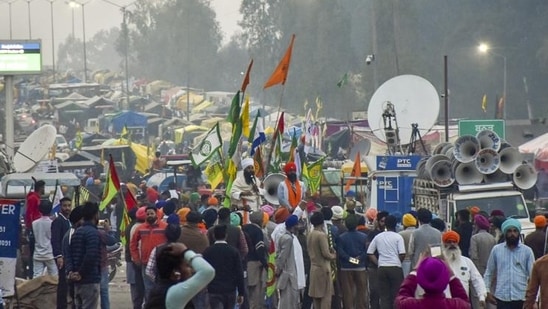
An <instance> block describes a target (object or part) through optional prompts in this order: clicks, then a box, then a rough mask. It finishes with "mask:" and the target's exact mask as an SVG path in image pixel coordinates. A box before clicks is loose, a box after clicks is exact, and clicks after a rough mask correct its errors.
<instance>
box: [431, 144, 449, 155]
mask: <svg viewBox="0 0 548 309" xmlns="http://www.w3.org/2000/svg"><path fill="white" fill-rule="evenodd" d="M447 145H451V143H449V142H444V143H439V144H438V145H437V146H436V148H434V151H432V154H433V155H437V154H443V152H442V150H443V148H444V147H445V146H447Z"/></svg>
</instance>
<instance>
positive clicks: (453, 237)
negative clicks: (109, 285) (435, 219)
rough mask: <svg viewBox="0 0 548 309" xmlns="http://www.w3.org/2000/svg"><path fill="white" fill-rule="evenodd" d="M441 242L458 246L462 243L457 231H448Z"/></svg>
mask: <svg viewBox="0 0 548 309" xmlns="http://www.w3.org/2000/svg"><path fill="white" fill-rule="evenodd" d="M441 240H442V241H443V242H444V243H446V242H450V241H452V242H456V243H457V244H458V243H459V242H460V235H459V233H457V232H455V231H447V232H445V233H443V235H442V236H441Z"/></svg>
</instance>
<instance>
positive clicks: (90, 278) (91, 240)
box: [67, 202, 101, 309]
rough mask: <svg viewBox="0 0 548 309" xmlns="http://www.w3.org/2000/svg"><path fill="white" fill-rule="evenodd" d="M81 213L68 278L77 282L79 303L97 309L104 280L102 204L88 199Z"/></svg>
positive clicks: (74, 238)
mask: <svg viewBox="0 0 548 309" xmlns="http://www.w3.org/2000/svg"><path fill="white" fill-rule="evenodd" d="M82 212H83V217H84V223H83V224H82V226H81V227H80V228H78V229H77V230H76V232H75V233H74V235H73V236H72V241H71V243H70V251H71V256H72V259H71V260H72V262H71V265H67V271H68V277H69V279H70V280H72V281H73V282H74V294H75V297H76V300H75V302H76V306H77V307H79V308H82V309H88V308H89V309H96V308H97V305H98V302H99V283H100V282H101V239H100V236H99V231H98V230H97V222H98V220H99V205H97V203H91V202H87V203H86V204H85V205H84V208H83V209H82Z"/></svg>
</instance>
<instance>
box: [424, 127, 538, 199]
mask: <svg viewBox="0 0 548 309" xmlns="http://www.w3.org/2000/svg"><path fill="white" fill-rule="evenodd" d="M417 177H418V178H420V179H430V180H432V181H433V182H434V183H435V184H436V185H437V186H438V187H442V188H446V187H450V186H451V185H453V184H455V183H457V184H460V185H472V184H481V183H497V182H507V181H512V182H513V183H514V185H515V186H516V187H518V188H520V189H522V190H527V189H530V188H532V187H533V186H534V185H535V184H536V182H537V172H536V170H535V168H534V167H533V166H532V165H531V164H528V163H525V162H523V159H522V156H521V154H520V153H519V151H518V149H517V148H515V147H512V146H511V145H510V144H508V143H507V142H505V141H504V140H502V139H501V138H500V137H499V136H498V134H497V133H495V132H493V131H490V130H484V131H481V132H479V133H478V134H477V135H476V136H473V135H464V136H461V137H459V138H458V139H457V140H456V141H455V144H451V143H441V144H439V145H438V146H436V148H435V149H434V151H433V153H432V156H431V157H428V158H424V159H423V160H421V161H420V162H419V164H418V165H417Z"/></svg>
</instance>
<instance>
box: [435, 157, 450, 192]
mask: <svg viewBox="0 0 548 309" xmlns="http://www.w3.org/2000/svg"><path fill="white" fill-rule="evenodd" d="M430 179H432V181H433V182H434V183H435V184H436V185H437V186H438V187H442V188H446V187H449V186H450V185H452V184H453V183H454V182H455V177H453V171H452V170H451V161H449V160H440V161H438V162H436V163H434V165H432V169H431V170H430Z"/></svg>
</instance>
